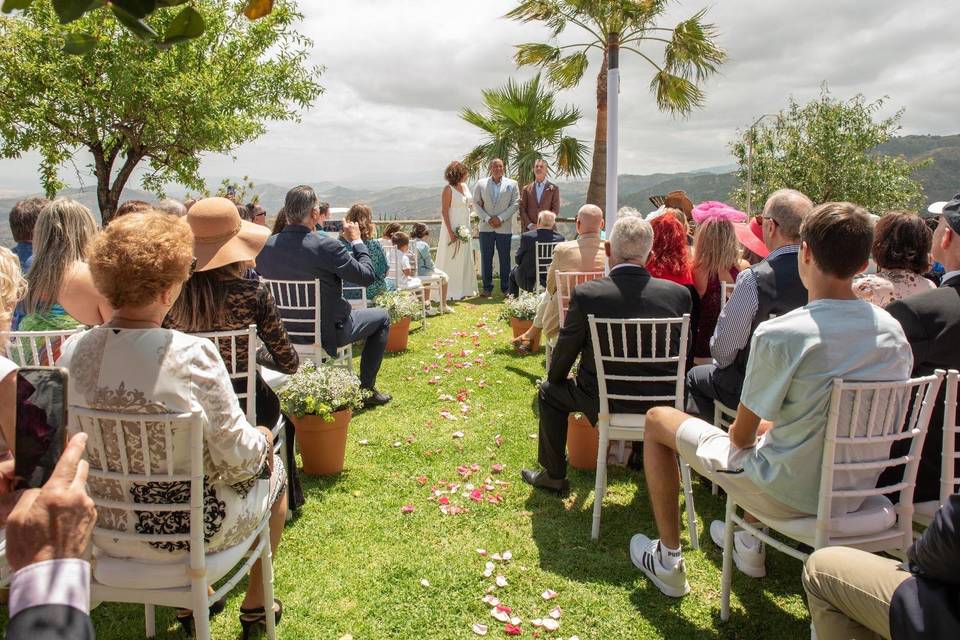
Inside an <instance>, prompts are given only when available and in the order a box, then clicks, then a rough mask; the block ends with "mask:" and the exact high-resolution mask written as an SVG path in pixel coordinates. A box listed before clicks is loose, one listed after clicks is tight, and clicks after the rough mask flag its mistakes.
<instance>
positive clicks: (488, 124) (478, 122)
mask: <svg viewBox="0 0 960 640" xmlns="http://www.w3.org/2000/svg"><path fill="white" fill-rule="evenodd" d="M460 118H462V119H463V120H465V121H467V122H469V123H470V124H472V125H473V126H475V127H477V128H480V129H483V130H484V131H487V132H489V133H492V132H493V130H494V128H495V125H494V123H493V122H492V121H491V120H490V119H489V118H487V116H485V115H483V114H482V113H479V112H477V111H474V110H473V109H470V108H469V107H465V108H463V109H462V110H461V111H460Z"/></svg>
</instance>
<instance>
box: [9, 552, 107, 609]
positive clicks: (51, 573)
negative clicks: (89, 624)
mask: <svg viewBox="0 0 960 640" xmlns="http://www.w3.org/2000/svg"><path fill="white" fill-rule="evenodd" d="M50 604H53V605H65V606H68V607H73V608H74V609H79V610H80V611H82V612H83V613H90V563H89V562H87V561H86V560H81V559H79V558H62V559H59V560H47V561H45V562H37V563H34V564H31V565H27V566H26V567H24V568H22V569H20V570H19V571H17V572H16V573H14V574H13V577H12V578H11V579H10V603H9V605H10V617H11V618H12V617H13V616H15V615H17V614H18V613H20V612H21V611H23V610H24V609H30V608H32V607H40V606H43V605H50Z"/></svg>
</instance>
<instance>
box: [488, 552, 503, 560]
mask: <svg viewBox="0 0 960 640" xmlns="http://www.w3.org/2000/svg"><path fill="white" fill-rule="evenodd" d="M490 557H491V558H492V559H493V560H496V561H497V562H500V561H501V560H503V556H501V555H500V552H499V551H497V552H496V553H494V554H493V555H492V556H490Z"/></svg>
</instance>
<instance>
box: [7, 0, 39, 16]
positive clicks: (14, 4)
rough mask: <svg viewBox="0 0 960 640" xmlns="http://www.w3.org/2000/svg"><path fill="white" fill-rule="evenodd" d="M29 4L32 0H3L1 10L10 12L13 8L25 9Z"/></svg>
mask: <svg viewBox="0 0 960 640" xmlns="http://www.w3.org/2000/svg"><path fill="white" fill-rule="evenodd" d="M31 4H33V0H3V12H4V13H10V12H11V11H13V10H14V9H26V8H28V7H29V6H30V5H31Z"/></svg>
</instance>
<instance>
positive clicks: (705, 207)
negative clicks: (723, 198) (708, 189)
mask: <svg viewBox="0 0 960 640" xmlns="http://www.w3.org/2000/svg"><path fill="white" fill-rule="evenodd" d="M692 215H693V219H694V220H696V222H697V224H701V223H703V222H706V221H707V220H727V221H728V222H746V221H747V214H745V213H744V212H743V211H740V210H739V209H734V208H733V207H731V206H730V205H728V204H725V203H723V202H717V201H716V200H707V201H706V202H701V203H700V204H698V205H697V206H695V207H694V208H693V213H692Z"/></svg>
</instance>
